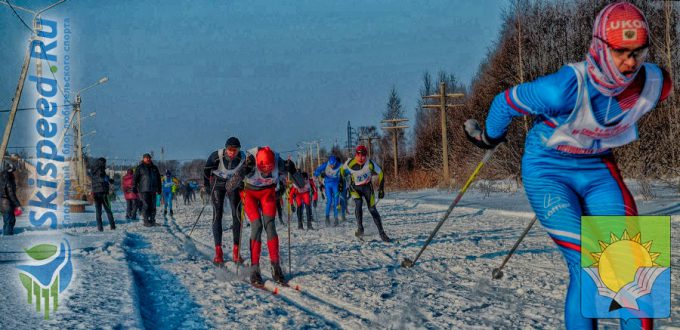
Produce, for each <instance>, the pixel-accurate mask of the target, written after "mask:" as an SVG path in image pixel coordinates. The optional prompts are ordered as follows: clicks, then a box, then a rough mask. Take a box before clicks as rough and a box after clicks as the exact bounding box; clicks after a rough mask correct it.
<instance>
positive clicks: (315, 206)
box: [312, 200, 316, 208]
mask: <svg viewBox="0 0 680 330" xmlns="http://www.w3.org/2000/svg"><path fill="white" fill-rule="evenodd" d="M312 204H314V208H316V200H314V202H312Z"/></svg>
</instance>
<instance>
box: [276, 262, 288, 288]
mask: <svg viewBox="0 0 680 330" xmlns="http://www.w3.org/2000/svg"><path fill="white" fill-rule="evenodd" d="M272 279H273V280H274V282H276V283H279V284H283V285H286V284H288V282H287V281H286V278H285V277H284V276H283V270H282V269H281V265H280V264H279V263H278V262H277V263H272Z"/></svg>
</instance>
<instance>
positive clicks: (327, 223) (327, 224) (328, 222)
mask: <svg viewBox="0 0 680 330" xmlns="http://www.w3.org/2000/svg"><path fill="white" fill-rule="evenodd" d="M330 225H331V220H330V219H328V217H326V227H330Z"/></svg>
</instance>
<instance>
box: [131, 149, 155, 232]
mask: <svg viewBox="0 0 680 330" xmlns="http://www.w3.org/2000/svg"><path fill="white" fill-rule="evenodd" d="M134 172H135V176H134V178H135V187H137V191H138V192H139V194H140V197H141V198H140V199H141V200H142V213H143V216H144V227H152V226H154V225H156V194H160V193H161V173H160V171H158V167H156V165H155V164H154V163H153V162H152V161H151V155H150V154H144V156H143V157H142V162H141V164H139V165H138V166H137V168H136V169H135V171H134Z"/></svg>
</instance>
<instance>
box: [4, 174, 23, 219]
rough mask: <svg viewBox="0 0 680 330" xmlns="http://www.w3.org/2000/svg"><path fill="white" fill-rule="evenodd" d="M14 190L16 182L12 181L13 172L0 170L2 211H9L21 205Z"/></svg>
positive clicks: (15, 189)
mask: <svg viewBox="0 0 680 330" xmlns="http://www.w3.org/2000/svg"><path fill="white" fill-rule="evenodd" d="M16 192H17V184H16V182H14V174H12V173H9V172H7V171H2V172H0V199H1V201H0V209H2V212H10V211H12V210H13V209H14V208H16V207H19V206H21V204H20V203H19V199H18V198H17V193H16Z"/></svg>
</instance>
